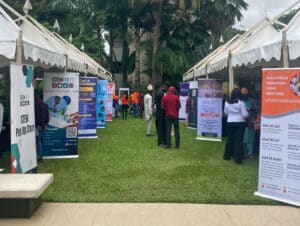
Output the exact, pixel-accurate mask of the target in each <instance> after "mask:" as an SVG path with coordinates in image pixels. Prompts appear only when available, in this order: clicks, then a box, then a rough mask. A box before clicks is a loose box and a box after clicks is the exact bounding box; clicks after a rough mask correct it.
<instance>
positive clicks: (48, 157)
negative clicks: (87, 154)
mask: <svg viewBox="0 0 300 226" xmlns="http://www.w3.org/2000/svg"><path fill="white" fill-rule="evenodd" d="M78 157H79V155H62V156H43V157H42V159H76V158H78Z"/></svg>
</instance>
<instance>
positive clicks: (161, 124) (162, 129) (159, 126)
mask: <svg viewBox="0 0 300 226" xmlns="http://www.w3.org/2000/svg"><path fill="white" fill-rule="evenodd" d="M168 87H169V85H168V84H167V83H164V84H163V85H162V87H160V88H159V89H158V90H157V91H156V93H155V102H154V104H155V108H156V119H155V125H156V132H157V145H158V146H161V147H165V145H166V116H165V110H164V109H162V107H161V100H162V98H163V97H164V96H165V95H166V92H167V90H168Z"/></svg>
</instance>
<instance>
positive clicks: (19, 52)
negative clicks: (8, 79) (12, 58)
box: [16, 30, 23, 64]
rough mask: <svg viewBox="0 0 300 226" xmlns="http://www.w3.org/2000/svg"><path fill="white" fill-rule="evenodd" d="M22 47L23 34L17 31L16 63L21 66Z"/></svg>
mask: <svg viewBox="0 0 300 226" xmlns="http://www.w3.org/2000/svg"><path fill="white" fill-rule="evenodd" d="M22 47H23V32H22V30H19V32H18V39H17V50H16V62H17V64H22V55H23V54H22V49H23V48H22Z"/></svg>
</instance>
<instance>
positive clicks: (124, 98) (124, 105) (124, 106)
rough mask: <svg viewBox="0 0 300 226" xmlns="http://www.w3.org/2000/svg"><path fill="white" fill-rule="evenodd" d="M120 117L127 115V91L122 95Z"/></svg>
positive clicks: (124, 117)
mask: <svg viewBox="0 0 300 226" xmlns="http://www.w3.org/2000/svg"><path fill="white" fill-rule="evenodd" d="M121 100H122V118H123V119H127V115H128V104H129V97H128V94H127V93H124V94H123V95H122V99H121Z"/></svg>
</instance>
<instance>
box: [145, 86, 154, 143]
mask: <svg viewBox="0 0 300 226" xmlns="http://www.w3.org/2000/svg"><path fill="white" fill-rule="evenodd" d="M147 91H148V92H147V94H146V95H145V96H144V113H145V119H146V120H147V130H146V136H147V137H150V136H152V134H151V125H152V91H153V87H152V85H151V84H149V85H148V86H147Z"/></svg>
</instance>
